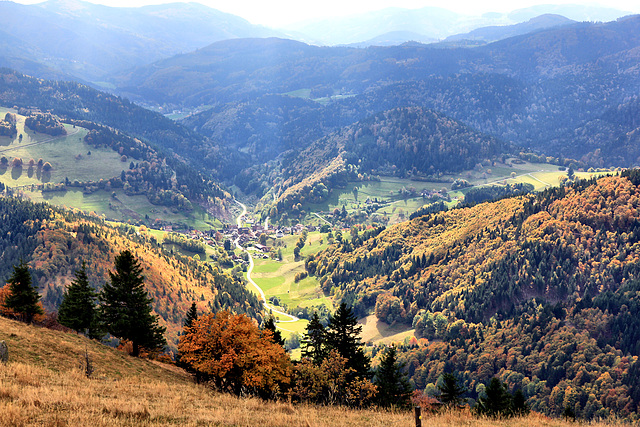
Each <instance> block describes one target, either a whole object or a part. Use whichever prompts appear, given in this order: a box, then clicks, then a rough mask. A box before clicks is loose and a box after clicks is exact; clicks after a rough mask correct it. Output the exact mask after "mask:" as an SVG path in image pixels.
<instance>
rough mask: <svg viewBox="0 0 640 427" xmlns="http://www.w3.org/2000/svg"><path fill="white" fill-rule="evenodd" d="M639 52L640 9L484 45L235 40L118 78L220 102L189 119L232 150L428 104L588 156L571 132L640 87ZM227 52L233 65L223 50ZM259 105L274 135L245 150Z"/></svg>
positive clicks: (168, 94)
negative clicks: (273, 100) (276, 102)
mask: <svg viewBox="0 0 640 427" xmlns="http://www.w3.org/2000/svg"><path fill="white" fill-rule="evenodd" d="M638 49H640V18H639V17H637V16H635V17H628V18H624V19H620V20H619V21H616V22H609V23H578V24H573V25H567V26H563V27H560V28H555V29H549V30H543V31H538V32H535V33H531V34H526V35H521V36H517V37H511V38H508V39H505V40H501V41H499V42H495V43H492V44H489V45H485V46H482V47H478V48H474V49H462V48H447V49H443V48H436V47H433V46H428V45H416V44H407V45H402V46H394V47H375V48H367V49H349V48H318V47H312V46H307V45H302V44H299V43H296V42H291V41H282V40H268V41H265V40H262V41H255V42H252V41H249V40H247V41H240V40H237V41H230V42H221V43H219V44H215V45H212V46H210V47H209V48H207V49H202V50H201V51H199V52H195V53H192V54H189V55H184V56H183V57H176V58H172V59H170V60H167V61H166V62H163V63H162V64H156V65H157V66H158V67H159V68H151V67H143V68H140V69H139V70H136V72H135V73H132V74H131V75H130V76H122V77H121V80H120V85H121V86H123V87H126V88H127V93H128V94H130V95H131V96H137V97H144V96H145V94H150V95H149V98H150V99H156V100H160V99H171V100H172V101H174V102H184V104H183V105H192V106H195V105H199V104H215V108H214V109H213V110H211V111H207V112H203V113H201V114H200V115H199V116H197V118H193V120H192V119H189V120H190V121H191V120H192V121H193V122H194V123H195V122H198V123H199V124H200V125H199V126H198V125H196V126H198V130H199V131H200V132H203V133H205V134H207V135H213V134H214V133H215V132H219V131H220V129H224V132H225V134H226V135H230V137H231V138H232V142H231V144H232V145H233V146H234V147H238V148H239V149H240V151H248V152H252V155H253V154H254V152H253V151H252V150H253V148H254V146H253V145H254V142H255V144H256V145H257V144H258V143H265V145H266V139H269V140H270V143H271V142H273V141H275V142H276V144H275V146H276V147H277V146H283V148H286V147H287V146H290V144H292V143H293V144H295V142H294V141H296V140H298V141H302V143H303V144H305V143H308V142H307V140H305V138H306V136H309V137H317V136H318V135H317V134H314V135H309V134H308V133H307V134H305V133H304V132H302V130H303V129H314V130H321V132H322V133H323V134H324V135H328V134H329V133H331V132H333V131H336V130H337V129H339V128H340V127H342V126H345V125H348V124H349V123H348V121H349V120H351V122H350V123H355V122H356V121H358V120H362V119H364V118H366V117H369V116H370V115H373V114H376V113H379V112H382V111H385V110H389V109H393V108H399V107H406V106H419V107H422V108H428V109H433V110H437V111H440V112H442V113H444V114H446V115H448V116H451V117H453V118H455V119H457V120H460V121H462V122H463V123H465V124H466V125H468V126H471V127H473V128H475V129H477V130H478V131H481V132H484V133H487V134H490V135H492V136H495V137H498V138H500V139H503V140H506V141H511V142H514V143H516V144H518V145H521V146H523V147H525V148H528V149H534V150H539V151H541V152H543V153H545V155H551V156H554V157H559V156H564V157H570V158H578V159H580V158H581V157H582V156H585V155H589V153H590V152H592V151H590V152H586V151H585V150H584V148H585V147H583V146H578V145H576V144H573V143H572V141H571V138H570V136H571V135H572V134H575V131H576V130H577V129H579V128H581V127H582V126H583V125H584V124H585V123H587V122H589V121H592V120H595V119H598V118H599V116H600V115H601V114H602V112H603V111H606V110H613V109H615V108H617V107H618V105H621V104H623V103H625V102H627V101H628V99H630V98H631V97H633V96H636V95H638V93H640V83H639V82H640V79H638V69H637V67H636V64H637V57H638V53H637V52H638ZM229 52H232V58H235V59H234V60H232V59H229V58H227V57H225V56H224V55H226V54H227V53H229ZM265 52H266V53H269V54H268V55H267V54H265ZM241 57H242V58H243V59H244V60H246V65H243V62H241V61H240V60H239V58H241ZM238 67H240V68H238ZM239 69H240V70H241V71H240V72H238V70H239ZM191 83H194V85H193V87H194V88H195V89H194V90H192V89H190V87H191ZM138 87H140V88H144V90H140V89H137V88H138ZM268 94H270V95H272V96H273V95H279V96H284V95H289V96H300V97H305V98H308V101H313V100H315V101H316V106H315V107H314V106H313V104H311V102H307V103H304V105H303V103H300V104H301V105H300V106H296V105H292V104H293V103H292V102H286V101H282V104H283V107H282V108H283V110H286V114H285V113H280V112H278V110H277V108H278V107H277V106H273V105H269V103H268V102H266V101H265V100H264V97H265V96H266V95H268ZM251 104H254V105H255V108H256V111H257V108H265V109H267V110H266V111H267V112H268V114H274V115H276V116H278V117H276V118H275V119H274V120H273V129H272V130H267V131H266V134H268V135H269V138H267V137H265V136H262V135H261V134H260V132H258V134H257V135H255V136H254V138H252V139H251V142H250V145H249V146H244V147H243V146H242V145H241V144H242V140H243V139H244V140H247V139H246V138H236V136H235V135H241V134H242V133H243V132H244V133H246V130H244V131H243V129H242V123H241V122H240V121H234V120H236V119H235V118H234V115H235V114H236V111H238V110H240V111H243V112H242V114H243V115H245V117H247V120H249V121H252V120H254V118H252V117H251V111H250V110H248V109H247V107H248V106H249V105H251ZM298 108H300V114H296V113H297V109H298ZM225 115H227V116H226V117H225ZM287 116H288V117H287ZM228 118H231V120H227V119H228ZM270 121H271V120H270ZM207 122H210V123H207ZM185 123H189V122H187V121H186V122H185ZM214 129H215V130H214ZM276 133H277V135H276ZM299 136H302V138H298V137H299ZM261 140H264V141H261ZM550 141H552V144H550V143H549V142H550ZM599 148H601V151H602V153H603V154H602V157H603V158H604V159H605V162H606V163H607V162H608V163H610V164H614V165H616V166H618V165H621V166H622V165H624V166H628V165H631V164H632V163H631V162H629V161H626V162H622V163H618V162H617V161H616V160H615V158H619V156H618V155H616V156H615V157H614V156H610V157H608V151H609V148H610V147H609V146H608V144H603V145H602V146H601V147H599ZM274 154H275V153H274ZM639 154H640V153H639ZM255 156H256V158H257V159H259V158H260V153H259V151H255ZM636 157H637V154H636V155H633V156H632V157H631V159H635V158H636ZM267 160H269V159H267Z"/></svg>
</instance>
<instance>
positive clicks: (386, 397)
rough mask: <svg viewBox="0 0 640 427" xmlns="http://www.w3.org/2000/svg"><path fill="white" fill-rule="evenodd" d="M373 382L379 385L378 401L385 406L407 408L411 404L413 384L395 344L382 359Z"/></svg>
mask: <svg viewBox="0 0 640 427" xmlns="http://www.w3.org/2000/svg"><path fill="white" fill-rule="evenodd" d="M373 383H374V384H375V385H376V386H377V387H378V403H379V404H380V406H383V407H391V406H393V407H397V408H405V407H408V406H409V405H410V404H411V400H410V398H411V385H410V384H409V380H408V379H407V376H406V374H405V373H404V372H402V365H401V364H400V363H398V360H397V350H396V347H395V346H391V347H389V348H388V349H387V350H386V351H385V353H384V355H383V356H382V360H381V361H380V366H379V367H378V369H377V371H376V375H375V378H374V381H373Z"/></svg>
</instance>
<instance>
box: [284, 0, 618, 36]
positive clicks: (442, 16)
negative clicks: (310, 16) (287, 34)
mask: <svg viewBox="0 0 640 427" xmlns="http://www.w3.org/2000/svg"><path fill="white" fill-rule="evenodd" d="M545 14H555V15H562V16H564V17H566V18H567V19H570V20H574V21H605V22H606V21H612V20H614V19H617V18H620V17H622V16H625V15H628V14H629V12H627V11H621V10H617V9H613V8H607V7H598V6H585V5H576V4H574V5H570V4H569V5H553V4H547V5H538V6H532V7H528V8H524V9H518V10H515V11H512V12H510V13H485V14H484V15H482V16H474V15H465V14H458V13H455V12H452V11H450V10H447V9H443V8H437V7H424V8H419V9H403V8H386V9H382V10H378V11H373V12H365V13H361V14H356V15H352V16H346V17H341V18H333V19H322V20H315V21H307V22H301V23H296V24H291V25H288V26H286V27H285V29H287V30H291V31H296V32H299V33H302V34H306V35H307V36H309V38H310V39H311V40H315V42H314V43H317V44H327V45H339V44H366V43H367V42H365V41H367V40H372V39H375V38H376V37H378V36H380V35H381V34H385V33H390V32H394V31H406V32H411V33H416V34H421V35H422V37H424V38H427V39H435V40H442V39H445V38H446V37H449V36H453V35H456V34H463V33H467V32H469V31H472V30H475V29H478V28H483V27H490V26H509V25H514V24H518V23H522V22H526V21H529V20H531V19H533V18H535V17H537V16H540V15H545ZM411 39H412V38H407V39H405V40H404V41H410V40H411Z"/></svg>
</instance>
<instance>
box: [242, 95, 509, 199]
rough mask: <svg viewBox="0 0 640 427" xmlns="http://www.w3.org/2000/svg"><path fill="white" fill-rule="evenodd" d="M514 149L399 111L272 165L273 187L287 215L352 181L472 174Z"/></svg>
mask: <svg viewBox="0 0 640 427" xmlns="http://www.w3.org/2000/svg"><path fill="white" fill-rule="evenodd" d="M509 148H510V147H509V146H508V145H507V144H504V143H502V142H500V141H498V140H496V139H494V138H491V137H488V136H486V135H482V134H480V133H478V132H475V131H473V130H472V129H470V128H468V127H466V126H464V125H463V124H461V123H459V122H457V121H455V120H452V119H450V118H448V117H446V116H444V115H442V114H439V113H437V112H434V111H430V110H423V109H421V108H418V107H409V108H398V109H394V110H389V111H385V112H383V113H380V114H377V115H375V116H373V117H370V118H369V119H366V120H363V121H360V122H358V123H356V124H354V125H351V126H347V127H344V128H342V129H341V130H339V131H337V132H335V133H333V134H331V135H330V136H328V137H325V138H322V139H319V140H317V141H315V142H314V143H312V144H310V145H309V146H308V147H306V148H304V147H300V149H298V150H291V151H289V152H286V153H285V154H283V155H282V158H281V159H279V160H277V162H275V163H274V164H273V165H271V166H270V167H271V169H272V170H274V171H276V172H275V173H276V174H278V175H279V177H278V179H275V180H274V181H272V182H270V183H269V185H270V186H274V187H275V188H276V189H277V191H276V192H275V193H274V195H275V194H276V193H277V200H276V207H277V209H278V210H279V211H280V212H284V211H289V210H291V208H292V207H293V206H294V205H297V204H299V203H306V202H312V203H318V202H321V201H323V200H324V199H326V197H327V196H328V195H329V192H330V191H331V190H333V189H335V188H340V187H344V185H345V184H346V183H347V181H349V180H352V181H353V180H363V179H367V177H371V176H375V175H385V176H399V177H403V178H404V177H417V178H424V177H437V176H439V175H441V174H443V173H450V172H459V171H462V170H465V169H471V168H473V167H474V166H475V165H476V164H478V163H480V162H482V161H486V160H490V159H493V158H495V157H497V156H499V155H502V154H504V153H505V152H506V151H507V150H508V149H509ZM278 170H279V173H278V172H277V171H278ZM258 176H264V172H263V171H262V169H261V168H259V167H258V168H255V169H252V170H247V171H246V172H245V173H243V175H241V176H240V177H239V178H238V179H237V182H238V184H239V185H240V186H241V187H243V188H250V187H251V186H252V185H255V180H257V179H259V178H258ZM269 179H273V177H270V178H269ZM252 181H253V182H252Z"/></svg>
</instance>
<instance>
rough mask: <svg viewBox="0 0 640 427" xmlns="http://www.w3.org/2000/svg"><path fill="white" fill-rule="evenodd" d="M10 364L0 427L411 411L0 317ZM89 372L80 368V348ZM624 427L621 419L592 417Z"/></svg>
mask: <svg viewBox="0 0 640 427" xmlns="http://www.w3.org/2000/svg"><path fill="white" fill-rule="evenodd" d="M0 340H4V341H5V342H7V344H8V346H9V362H8V363H7V364H6V365H0V427H9V426H11V427H19V426H78V425H92V426H113V425H122V426H164V425H181V426H195V425H198V426H201V425H217V426H256V425H260V426H297V425H301V426H409V425H413V413H412V412H394V411H382V410H376V409H371V410H352V409H348V408H344V407H323V406H312V405H292V404H290V403H288V402H265V401H262V400H260V399H256V398H249V397H247V398H237V397H234V396H231V395H226V394H221V393H217V392H215V391H212V390H211V389H210V388H208V387H206V386H204V385H196V384H194V383H192V382H191V380H190V378H188V376H187V375H186V374H185V373H184V372H183V371H181V370H180V369H178V368H176V367H174V366H172V365H166V364H162V363H158V362H152V361H148V360H144V359H137V358H133V357H130V356H128V355H126V354H124V353H122V352H120V351H117V350H114V349H111V348H109V347H106V346H103V345H102V344H99V343H97V342H95V341H91V340H88V339H86V338H84V337H81V336H79V335H77V334H74V333H66V332H60V331H54V330H49V329H44V328H40V327H36V326H28V325H25V324H22V323H19V322H16V321H13V320H9V319H5V318H0ZM85 351H86V353H87V354H88V355H89V358H90V360H91V362H92V364H93V367H94V369H95V370H94V372H93V373H92V375H91V377H89V378H87V377H86V376H85V374H84V369H83V367H82V366H83V363H84V360H85V357H84V354H85ZM523 424H528V425H529V426H531V427H538V426H549V427H554V426H558V427H562V426H570V425H574V424H573V423H568V422H564V421H562V420H560V419H550V418H547V417H544V416H542V415H539V414H533V415H530V416H529V417H528V418H526V419H512V420H504V421H496V420H491V419H480V418H476V417H474V416H472V415H471V414H470V413H469V412H468V411H460V412H444V413H441V414H425V415H424V416H423V420H422V425H423V426H478V427H483V426H517V425H523ZM589 425H593V426H603V427H604V426H622V425H624V424H621V423H616V422H612V423H591V424H589Z"/></svg>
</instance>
